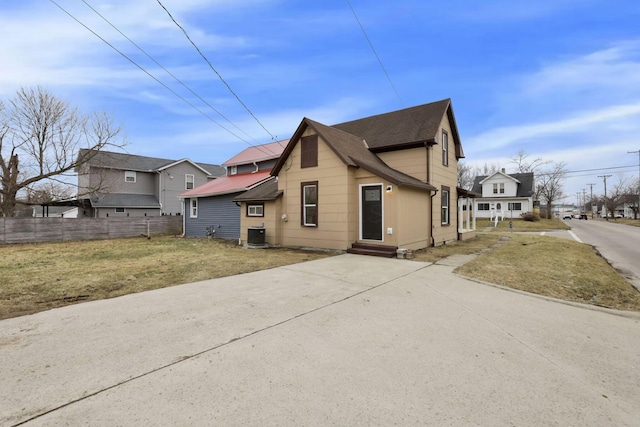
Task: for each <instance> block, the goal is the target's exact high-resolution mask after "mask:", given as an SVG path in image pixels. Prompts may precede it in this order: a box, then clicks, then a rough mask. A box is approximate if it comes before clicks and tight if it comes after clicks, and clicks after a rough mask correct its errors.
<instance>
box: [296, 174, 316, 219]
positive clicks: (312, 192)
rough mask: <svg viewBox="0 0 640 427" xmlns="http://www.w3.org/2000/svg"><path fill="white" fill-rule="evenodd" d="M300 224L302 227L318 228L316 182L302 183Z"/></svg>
mask: <svg viewBox="0 0 640 427" xmlns="http://www.w3.org/2000/svg"><path fill="white" fill-rule="evenodd" d="M300 186H301V190H302V197H301V198H302V206H301V207H302V215H301V223H302V225H303V226H304V227H317V226H318V181H314V182H303V183H302V184H300Z"/></svg>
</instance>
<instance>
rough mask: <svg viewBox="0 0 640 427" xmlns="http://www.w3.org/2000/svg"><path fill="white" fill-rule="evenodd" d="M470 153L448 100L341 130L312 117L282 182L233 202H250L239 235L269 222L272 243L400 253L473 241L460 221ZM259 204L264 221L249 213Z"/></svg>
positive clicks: (285, 164)
mask: <svg viewBox="0 0 640 427" xmlns="http://www.w3.org/2000/svg"><path fill="white" fill-rule="evenodd" d="M462 157H464V154H463V150H462V145H461V143H460V137H459V135H458V130H457V126H456V123H455V118H454V115H453V109H452V107H451V100H449V99H445V100H442V101H438V102H434V103H431V104H425V105H421V106H417V107H412V108H407V109H404V110H399V111H395V112H391V113H386V114H381V115H377V116H372V117H367V118H364V119H360V120H355V121H351V122H346V123H341V124H338V125H333V126H327V125H324V124H321V123H318V122H316V121H314V120H311V119H308V118H304V119H303V120H302V122H301V123H300V125H299V126H298V129H297V130H296V131H295V133H294V134H293V136H292V137H291V139H290V141H289V143H288V145H287V147H286V148H285V150H284V152H283V154H282V156H281V157H280V159H279V160H278V163H277V164H276V165H275V167H274V169H273V170H272V172H271V175H272V176H273V177H274V179H272V180H270V181H267V182H265V183H263V184H262V185H259V186H257V187H256V188H254V189H252V190H249V191H247V192H246V193H244V194H242V195H240V196H237V197H236V198H235V200H236V201H237V202H240V203H242V204H243V205H244V206H245V207H243V208H242V209H241V212H243V213H244V214H243V216H242V219H241V222H242V224H241V240H243V241H244V242H246V240H247V229H248V228H249V227H256V226H261V225H263V226H264V227H265V235H266V242H267V243H268V244H270V245H276V246H280V245H282V246H289V247H311V248H326V249H334V250H348V251H353V252H356V253H357V252H360V247H361V246H364V247H366V248H368V249H371V248H380V249H387V250H390V253H391V251H392V252H393V254H394V255H395V250H396V249H397V248H405V249H420V248H424V247H427V246H432V245H438V244H442V243H445V242H448V241H453V240H457V239H458V238H461V235H462V234H465V235H466V236H467V237H468V236H470V235H472V234H473V233H474V232H473V230H470V229H469V224H468V223H467V224H466V225H465V224H460V226H459V221H458V219H459V213H460V212H461V211H462V209H461V208H460V209H459V208H458V190H457V188H456V187H457V186H456V184H457V164H458V160H459V159H460V158H462ZM253 205H256V206H261V208H260V209H258V210H259V211H261V212H263V213H264V215H263V216H262V217H259V218H256V217H254V216H249V215H247V214H246V213H247V212H250V211H251V212H255V211H256V209H249V207H250V206H253ZM461 217H462V216H461Z"/></svg>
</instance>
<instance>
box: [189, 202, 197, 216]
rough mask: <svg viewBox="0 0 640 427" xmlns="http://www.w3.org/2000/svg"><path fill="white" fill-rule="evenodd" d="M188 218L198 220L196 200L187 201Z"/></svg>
mask: <svg viewBox="0 0 640 427" xmlns="http://www.w3.org/2000/svg"><path fill="white" fill-rule="evenodd" d="M189 206H190V209H189V216H190V217H191V218H198V199H191V200H190V201H189Z"/></svg>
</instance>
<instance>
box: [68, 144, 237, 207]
mask: <svg viewBox="0 0 640 427" xmlns="http://www.w3.org/2000/svg"><path fill="white" fill-rule="evenodd" d="M84 151H87V150H84V149H83V150H80V154H79V155H82V154H83V152H84ZM76 172H77V173H78V198H79V199H81V198H84V199H88V201H89V203H88V204H87V205H90V207H91V208H90V209H85V210H84V211H83V212H82V213H80V214H79V216H92V217H95V218H104V217H109V216H116V217H118V216H160V215H181V214H182V213H183V212H182V208H183V205H182V203H181V201H180V200H179V199H178V195H180V193H183V192H184V191H185V190H190V189H193V188H195V187H197V186H199V185H203V184H206V183H207V182H210V181H211V180H213V179H215V178H217V177H219V176H223V175H225V169H224V168H223V167H222V166H219V165H212V164H206V163H196V162H193V161H191V160H189V159H181V160H170V159H160V158H155V157H145V156H137V155H133V154H125V153H114V152H109V151H100V152H99V153H98V154H96V155H95V156H94V157H93V158H92V159H91V160H90V161H89V162H88V163H86V164H84V165H82V166H81V167H80V168H78V169H76Z"/></svg>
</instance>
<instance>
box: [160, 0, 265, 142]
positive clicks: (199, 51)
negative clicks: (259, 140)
mask: <svg viewBox="0 0 640 427" xmlns="http://www.w3.org/2000/svg"><path fill="white" fill-rule="evenodd" d="M156 1H157V2H158V4H159V5H160V6H161V7H162V8H163V9H164V11H165V12H167V15H169V18H171V20H172V21H173V23H174V24H176V25H177V26H178V28H180V29H181V30H182V32H183V33H184V35H185V37H186V38H187V40H189V42H190V43H191V44H192V45H193V47H194V48H195V49H196V50H197V51H198V53H199V54H200V56H201V57H202V59H204V60H205V62H206V63H207V64H209V67H210V68H211V69H212V70H213V72H214V73H216V75H217V76H218V78H219V79H220V81H222V83H224V85H225V86H226V87H227V89H229V92H231V93H232V94H233V96H235V97H236V99H237V100H238V102H239V103H240V104H241V105H242V106H243V107H244V109H245V110H247V112H248V113H249V114H251V117H253V118H254V120H255V121H256V122H257V123H258V124H259V125H260V126H261V127H262V129H264V131H265V132H267V134H269V136H270V137H271V139H272V140H273V141H276V140H277V138H276V137H275V136H274V135H273V134H272V133H271V132H269V131H268V130H267V128H266V127H264V125H263V124H262V123H261V122H260V120H258V118H257V117H256V116H255V115H254V114H253V112H251V110H250V109H249V107H247V106H246V104H245V103H244V102H242V100H241V99H240V97H239V96H238V95H237V94H236V93H235V92H234V91H233V89H231V86H229V84H228V83H227V82H226V81H225V80H224V79H223V78H222V76H221V75H220V73H219V72H218V70H216V69H215V67H214V66H213V65H212V64H211V62H209V60H208V59H207V57H206V56H204V54H203V53H202V51H201V50H200V48H198V46H197V45H196V44H195V43H194V42H193V40H191V37H189V34H187V31H186V30H185V29H184V28H183V27H182V26H181V25H180V24H179V23H178V21H176V20H175V18H174V17H173V15H171V12H169V10H167V8H166V7H165V6H164V5H163V4H162V2H161V1H160V0H156Z"/></svg>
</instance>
